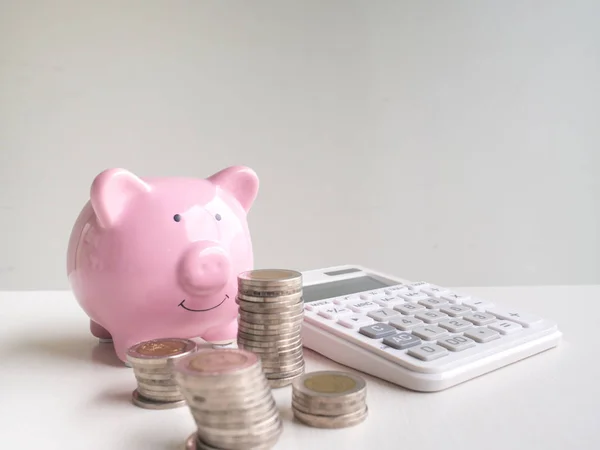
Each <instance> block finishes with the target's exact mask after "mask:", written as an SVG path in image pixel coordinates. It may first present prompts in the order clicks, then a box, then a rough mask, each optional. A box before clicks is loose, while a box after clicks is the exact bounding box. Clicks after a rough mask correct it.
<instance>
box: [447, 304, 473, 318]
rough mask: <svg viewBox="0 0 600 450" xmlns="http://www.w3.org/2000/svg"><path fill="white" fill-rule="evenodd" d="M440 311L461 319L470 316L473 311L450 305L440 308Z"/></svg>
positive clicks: (464, 307)
mask: <svg viewBox="0 0 600 450" xmlns="http://www.w3.org/2000/svg"><path fill="white" fill-rule="evenodd" d="M440 311H441V312H443V313H446V314H448V315H449V316H452V317H459V316H462V315H465V314H470V313H471V312H472V311H473V310H472V309H471V308H467V307H466V306H462V305H449V306H444V307H442V308H440Z"/></svg>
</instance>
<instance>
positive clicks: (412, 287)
mask: <svg viewBox="0 0 600 450" xmlns="http://www.w3.org/2000/svg"><path fill="white" fill-rule="evenodd" d="M406 286H408V288H409V289H410V290H412V291H420V290H421V289H422V288H424V287H427V286H429V283H427V282H425V281H415V282H414V283H409V284H407V285H406Z"/></svg>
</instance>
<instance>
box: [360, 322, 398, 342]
mask: <svg viewBox="0 0 600 450" xmlns="http://www.w3.org/2000/svg"><path fill="white" fill-rule="evenodd" d="M359 332H360V334H364V335H365V336H367V337H370V338H373V339H380V338H384V337H387V336H391V335H392V334H396V333H397V331H396V329H395V328H394V327H393V326H391V325H388V324H387V323H376V324H373V325H367V326H364V327H361V329H360V330H359Z"/></svg>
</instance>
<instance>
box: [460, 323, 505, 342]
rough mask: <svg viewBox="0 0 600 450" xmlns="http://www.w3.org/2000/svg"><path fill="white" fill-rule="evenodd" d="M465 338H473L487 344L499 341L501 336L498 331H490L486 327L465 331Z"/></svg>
mask: <svg viewBox="0 0 600 450" xmlns="http://www.w3.org/2000/svg"><path fill="white" fill-rule="evenodd" d="M465 336H466V337H468V338H471V339H473V340H475V341H477V342H479V343H485V342H490V341H493V340H494V339H498V338H499V337H500V334H498V332H497V331H494V330H490V329H489V328H486V327H479V328H471V329H470V330H467V331H465Z"/></svg>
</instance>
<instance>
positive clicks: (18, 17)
mask: <svg viewBox="0 0 600 450" xmlns="http://www.w3.org/2000/svg"><path fill="white" fill-rule="evenodd" d="M599 17H600V2H594V1H587V2H584V1H557V0H548V1H536V2H534V1H525V2H524V1H496V2H492V1H481V0H480V1H427V2H419V1H413V2H409V1H399V0H396V1H367V0H365V1H348V0H346V1H323V0H315V1H306V0H305V1H302V2H298V1H296V2H291V1H275V0H273V1H237V2H236V1H229V2H224V1H210V2H209V1H192V0H190V1H150V0H142V1H132V0H129V1H118V2H117V1H102V2H98V1H94V2H91V1H70V2H68V1H24V0H0V289H65V288H68V284H67V280H66V275H65V251H66V245H67V240H68V237H69V233H70V229H71V226H72V224H73V221H74V220H75V217H76V216H77V214H78V212H79V210H80V208H81V206H82V205H83V203H84V202H85V201H86V199H87V196H88V192H89V185H90V183H91V181H92V179H93V177H94V176H95V175H96V174H97V173H98V172H100V171H101V170H103V169H105V168H107V167H125V168H127V169H130V170H132V171H134V172H136V173H138V174H139V175H145V176H150V175H152V176H157V175H186V176H198V177H205V176H208V175H210V174H212V173H213V172H216V171H217V170H219V169H221V168H223V167H225V166H228V165H231V164H246V165H249V166H251V167H253V168H254V169H255V170H256V171H257V172H258V174H259V176H260V179H261V191H260V194H259V197H258V199H257V202H256V204H255V207H254V209H253V210H252V212H251V215H250V217H249V222H250V226H251V230H252V233H253V240H254V246H255V252H256V265H257V266H259V267H264V266H278V267H279V266H284V267H294V268H298V269H301V270H302V269H309V268H316V267H322V266H327V265H333V264H343V263H348V262H356V263H362V264H365V265H368V266H371V267H374V268H378V269H380V270H384V271H388V272H392V273H396V274H398V275H400V276H404V277H407V278H413V279H428V280H435V281H437V282H439V283H441V284H447V285H511V284H543V283H548V284H570V283H600V239H599V237H598V230H599V226H600V203H599V202H598V199H599V197H600V183H599V181H598V174H599V172H600V155H599V153H600V149H599V145H600V126H599V117H600V106H599V105H600V88H599V82H600V27H599V26H598V23H599V22H598V18H599Z"/></svg>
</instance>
